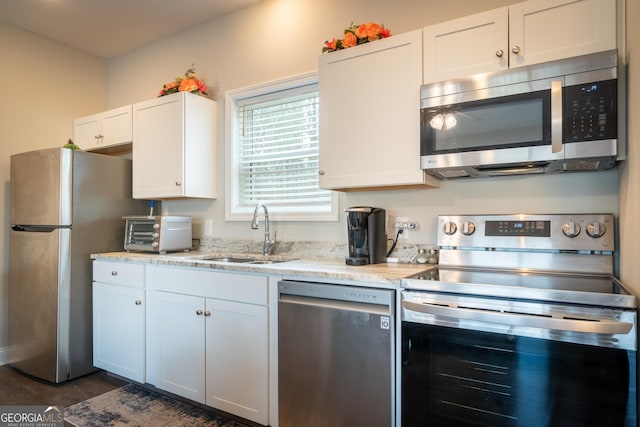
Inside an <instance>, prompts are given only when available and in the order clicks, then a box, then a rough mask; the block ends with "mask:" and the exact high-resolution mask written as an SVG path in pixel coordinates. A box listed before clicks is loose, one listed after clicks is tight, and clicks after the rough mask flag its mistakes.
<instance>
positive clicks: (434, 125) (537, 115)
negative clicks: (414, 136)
mask: <svg viewBox="0 0 640 427" xmlns="http://www.w3.org/2000/svg"><path fill="white" fill-rule="evenodd" d="M562 85H563V81H562V80H553V81H552V80H539V81H532V82H527V83H520V84H513V85H506V86H499V87H496V88H490V89H482V90H474V91H470V92H464V93H459V94H454V95H446V96H441V97H436V98H429V99H422V101H421V121H420V147H421V148H420V151H421V163H422V167H423V168H424V169H437V168H443V167H448V168H453V167H464V166H475V167H478V168H482V167H487V168H489V167H491V166H492V165H510V164H511V165H517V164H531V163H536V162H548V161H553V160H556V161H560V160H563V159H564V151H563V145H562Z"/></svg>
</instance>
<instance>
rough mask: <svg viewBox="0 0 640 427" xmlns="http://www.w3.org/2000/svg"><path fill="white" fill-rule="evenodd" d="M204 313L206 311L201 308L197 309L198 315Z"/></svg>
mask: <svg viewBox="0 0 640 427" xmlns="http://www.w3.org/2000/svg"><path fill="white" fill-rule="evenodd" d="M202 313H204V311H202V310H200V309H198V310H196V314H197V315H198V316H202Z"/></svg>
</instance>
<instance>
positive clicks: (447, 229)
mask: <svg viewBox="0 0 640 427" xmlns="http://www.w3.org/2000/svg"><path fill="white" fill-rule="evenodd" d="M457 230H458V226H457V225H456V223H455V222H453V221H447V222H445V223H444V226H443V227H442V232H443V233H444V234H446V235H447V236H451V235H452V234H455V232H456V231H457Z"/></svg>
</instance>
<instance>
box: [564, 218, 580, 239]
mask: <svg viewBox="0 0 640 427" xmlns="http://www.w3.org/2000/svg"><path fill="white" fill-rule="evenodd" d="M580 231H581V228H580V224H578V223H577V222H575V221H569V222H565V223H564V224H562V232H563V233H564V235H565V236H567V237H576V236H577V235H578V234H580Z"/></svg>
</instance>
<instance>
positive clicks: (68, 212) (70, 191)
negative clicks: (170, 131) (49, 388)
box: [8, 148, 144, 383]
mask: <svg viewBox="0 0 640 427" xmlns="http://www.w3.org/2000/svg"><path fill="white" fill-rule="evenodd" d="M143 211H144V202H143V201H140V200H133V199H132V198H131V160H129V159H125V158H120V157H114V156H106V155H101V154H94V153H86V152H80V151H71V150H69V149H65V148H53V149H46V150H38V151H31V152H27V153H22V154H16V155H13V156H11V181H10V226H11V229H10V235H9V331H8V333H9V335H8V340H9V349H8V356H9V364H10V365H11V366H13V367H15V368H17V369H19V370H21V371H23V372H25V373H27V374H30V375H33V376H35V377H38V378H42V379H44V380H47V381H51V382H56V383H58V382H62V381H66V380H68V379H72V378H76V377H78V376H81V375H85V374H87V373H89V372H92V371H94V370H95V368H94V367H93V364H92V320H91V319H92V316H91V314H92V312H91V276H92V268H91V259H90V254H91V253H98V252H109V251H117V250H122V249H123V244H124V243H123V240H124V220H123V219H122V216H123V215H131V214H137V213H143Z"/></svg>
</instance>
